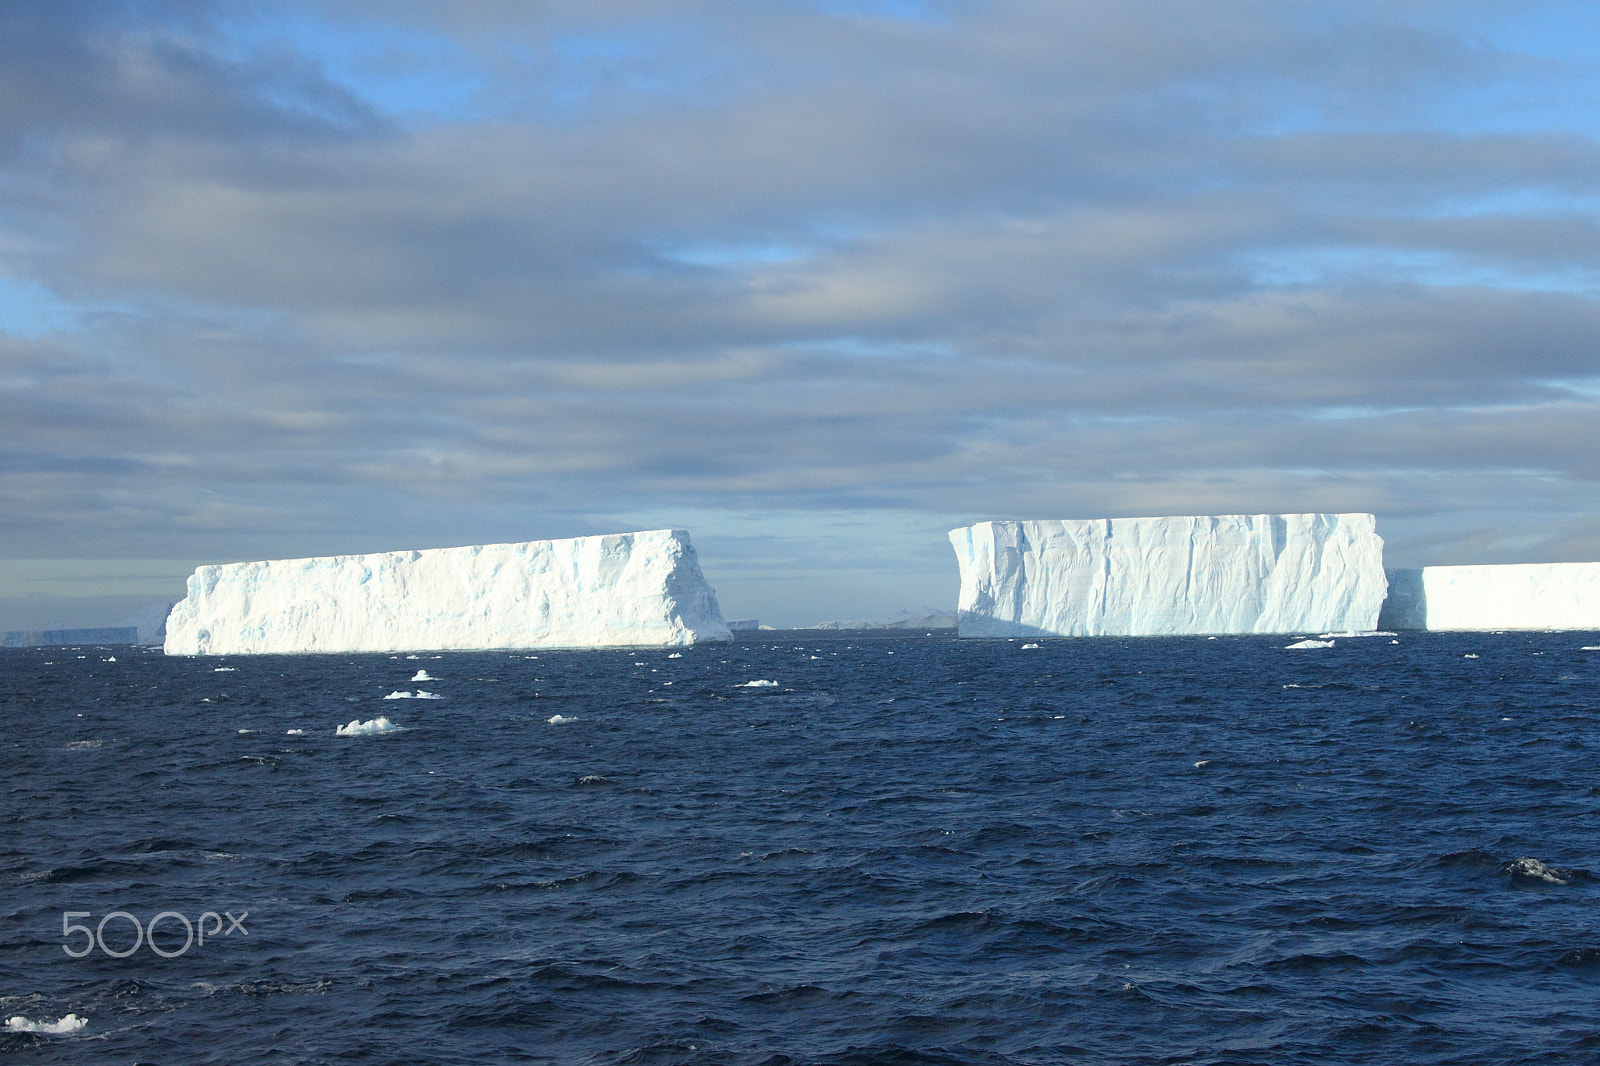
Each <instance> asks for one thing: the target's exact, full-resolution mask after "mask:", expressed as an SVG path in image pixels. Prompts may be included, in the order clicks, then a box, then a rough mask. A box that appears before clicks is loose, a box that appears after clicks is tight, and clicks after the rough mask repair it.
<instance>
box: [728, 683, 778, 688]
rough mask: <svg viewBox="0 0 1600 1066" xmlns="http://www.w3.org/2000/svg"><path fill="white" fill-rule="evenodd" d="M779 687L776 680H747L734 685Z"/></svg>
mask: <svg viewBox="0 0 1600 1066" xmlns="http://www.w3.org/2000/svg"><path fill="white" fill-rule="evenodd" d="M777 687H778V683H777V682H776V681H746V682H745V683H744V684H742V685H735V686H734V688H777Z"/></svg>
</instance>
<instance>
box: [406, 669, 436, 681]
mask: <svg viewBox="0 0 1600 1066" xmlns="http://www.w3.org/2000/svg"><path fill="white" fill-rule="evenodd" d="M411 680H413V681H437V680H439V679H438V678H436V677H434V676H433V675H432V674H430V673H428V671H426V670H418V671H417V672H416V673H415V674H412V675H411Z"/></svg>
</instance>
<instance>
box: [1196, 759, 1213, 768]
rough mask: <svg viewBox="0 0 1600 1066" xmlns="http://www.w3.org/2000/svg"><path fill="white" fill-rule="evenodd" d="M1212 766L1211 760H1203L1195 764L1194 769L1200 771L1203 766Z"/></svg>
mask: <svg viewBox="0 0 1600 1066" xmlns="http://www.w3.org/2000/svg"><path fill="white" fill-rule="evenodd" d="M1210 765H1211V760H1210V759H1201V760H1200V761H1199V762H1197V763H1195V764H1194V768H1195V769H1196V770H1198V769H1200V767H1202V766H1210Z"/></svg>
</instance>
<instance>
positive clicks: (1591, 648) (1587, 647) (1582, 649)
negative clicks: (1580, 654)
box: [1578, 644, 1600, 651]
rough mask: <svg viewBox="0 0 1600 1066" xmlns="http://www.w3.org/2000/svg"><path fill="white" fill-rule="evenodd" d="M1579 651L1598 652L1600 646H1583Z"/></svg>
mask: <svg viewBox="0 0 1600 1066" xmlns="http://www.w3.org/2000/svg"><path fill="white" fill-rule="evenodd" d="M1578 650H1579V651H1600V644H1585V645H1584V646H1583V647H1581V648H1579V649H1578Z"/></svg>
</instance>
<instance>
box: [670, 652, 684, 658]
mask: <svg viewBox="0 0 1600 1066" xmlns="http://www.w3.org/2000/svg"><path fill="white" fill-rule="evenodd" d="M667 658H669V659H681V658H683V652H681V651H675V652H673V653H672V654H671V655H669V656H667Z"/></svg>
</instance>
